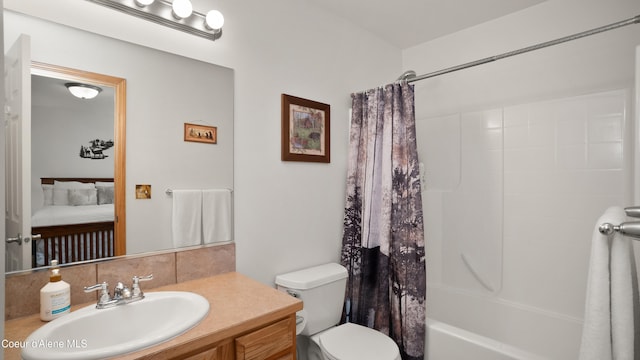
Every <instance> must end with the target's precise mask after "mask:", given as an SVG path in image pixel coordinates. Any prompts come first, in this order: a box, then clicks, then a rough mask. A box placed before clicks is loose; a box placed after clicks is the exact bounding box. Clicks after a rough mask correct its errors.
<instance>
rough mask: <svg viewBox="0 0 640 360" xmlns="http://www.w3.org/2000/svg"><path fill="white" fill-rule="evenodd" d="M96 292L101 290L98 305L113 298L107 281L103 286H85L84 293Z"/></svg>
mask: <svg viewBox="0 0 640 360" xmlns="http://www.w3.org/2000/svg"><path fill="white" fill-rule="evenodd" d="M94 290H100V299H99V300H98V304H101V303H106V302H108V301H109V300H111V298H110V297H109V284H107V282H106V281H103V282H102V284H95V285H91V286H85V287H84V292H86V293H88V292H92V291H94Z"/></svg>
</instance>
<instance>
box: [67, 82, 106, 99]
mask: <svg viewBox="0 0 640 360" xmlns="http://www.w3.org/2000/svg"><path fill="white" fill-rule="evenodd" d="M64 86H66V87H67V89H69V92H70V93H71V94H72V95H73V96H75V97H77V98H79V99H93V98H94V97H96V96H98V94H99V93H100V92H101V91H102V89H101V88H99V87H97V86H94V85H89V84H81V83H66V84H64Z"/></svg>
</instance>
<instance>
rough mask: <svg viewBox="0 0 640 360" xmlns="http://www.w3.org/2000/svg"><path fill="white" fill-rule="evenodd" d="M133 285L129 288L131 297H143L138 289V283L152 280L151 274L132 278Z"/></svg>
mask: <svg viewBox="0 0 640 360" xmlns="http://www.w3.org/2000/svg"><path fill="white" fill-rule="evenodd" d="M132 280H133V285H132V286H131V297H134V298H137V297H144V293H143V292H142V289H140V281H149V280H153V274H149V275H146V276H137V275H136V276H134V277H133V279H132Z"/></svg>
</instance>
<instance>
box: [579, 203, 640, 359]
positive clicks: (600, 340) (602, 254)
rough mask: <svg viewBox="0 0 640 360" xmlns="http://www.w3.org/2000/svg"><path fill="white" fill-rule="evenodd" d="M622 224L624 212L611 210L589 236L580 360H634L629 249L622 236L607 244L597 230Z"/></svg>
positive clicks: (633, 286)
mask: <svg viewBox="0 0 640 360" xmlns="http://www.w3.org/2000/svg"><path fill="white" fill-rule="evenodd" d="M624 221H625V213H624V210H623V209H622V208H620V207H611V208H609V209H607V211H605V213H604V214H603V215H602V216H601V217H600V219H598V222H597V223H596V226H595V229H594V232H593V238H592V244H591V259H590V263H589V275H588V282H587V294H586V302H585V316H584V324H583V327H582V342H581V345H580V360H613V359H615V360H623V359H625V360H626V359H628V360H633V359H634V332H635V331H634V322H635V321H634V319H635V318H637V317H636V315H637V314H635V313H634V302H635V301H637V299H638V296H637V285H636V284H637V283H636V279H635V271H636V269H635V264H634V263H633V248H632V247H631V244H630V243H629V239H626V238H624V237H623V236H622V235H620V234H618V233H616V234H615V235H614V236H613V240H611V242H610V241H609V237H608V236H606V235H602V234H600V232H599V230H598V228H599V226H600V225H601V224H603V223H611V224H615V225H617V224H620V223H622V222H624ZM634 293H635V295H634ZM636 350H638V349H636Z"/></svg>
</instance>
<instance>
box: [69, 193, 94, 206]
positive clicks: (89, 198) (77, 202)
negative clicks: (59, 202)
mask: <svg viewBox="0 0 640 360" xmlns="http://www.w3.org/2000/svg"><path fill="white" fill-rule="evenodd" d="M97 204H98V190H96V189H69V205H73V206H83V205H97Z"/></svg>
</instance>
